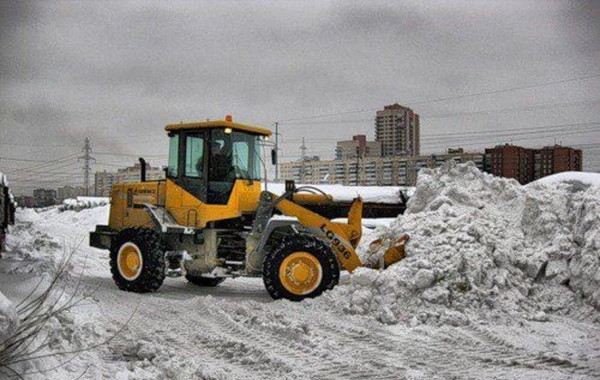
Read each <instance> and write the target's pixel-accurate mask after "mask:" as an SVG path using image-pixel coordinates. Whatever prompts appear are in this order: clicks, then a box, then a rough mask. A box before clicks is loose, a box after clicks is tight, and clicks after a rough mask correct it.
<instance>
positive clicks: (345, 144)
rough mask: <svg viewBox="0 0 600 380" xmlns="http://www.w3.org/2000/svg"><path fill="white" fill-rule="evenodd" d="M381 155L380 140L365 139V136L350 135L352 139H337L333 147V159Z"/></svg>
mask: <svg viewBox="0 0 600 380" xmlns="http://www.w3.org/2000/svg"><path fill="white" fill-rule="evenodd" d="M358 157H362V158H369V157H381V141H367V136H365V135H356V136H352V140H346V141H338V142H337V145H336V147H335V159H336V160H347V159H351V158H354V159H356V158H358Z"/></svg>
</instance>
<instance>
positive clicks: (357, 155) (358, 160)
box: [356, 146, 360, 186]
mask: <svg viewBox="0 0 600 380" xmlns="http://www.w3.org/2000/svg"><path fill="white" fill-rule="evenodd" d="M359 168H360V146H357V147H356V186H358V185H359V182H358V169H359Z"/></svg>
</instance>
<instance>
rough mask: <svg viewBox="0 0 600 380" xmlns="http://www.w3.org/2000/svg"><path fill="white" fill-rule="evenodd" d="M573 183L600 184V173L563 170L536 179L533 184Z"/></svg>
mask: <svg viewBox="0 0 600 380" xmlns="http://www.w3.org/2000/svg"><path fill="white" fill-rule="evenodd" d="M563 182H567V183H569V182H570V183H573V182H579V183H582V184H585V185H594V186H600V173H587V172H562V173H556V174H552V175H549V176H547V177H543V178H540V179H538V180H537V181H534V182H533V184H540V183H541V184H546V185H550V184H553V183H563Z"/></svg>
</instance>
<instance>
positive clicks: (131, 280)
mask: <svg viewBox="0 0 600 380" xmlns="http://www.w3.org/2000/svg"><path fill="white" fill-rule="evenodd" d="M110 271H111V273H112V276H113V280H114V281H115V284H117V286H118V287H119V289H121V290H125V291H127V292H135V293H149V292H155V291H156V290H158V288H160V286H161V285H162V283H163V281H164V279H165V250H164V246H163V242H162V241H161V239H160V235H159V234H158V233H157V232H156V231H154V230H151V229H149V228H143V227H140V228H137V227H136V228H126V229H124V230H123V231H121V232H120V233H119V234H118V235H117V238H116V239H115V240H114V241H113V243H112V245H111V249H110Z"/></svg>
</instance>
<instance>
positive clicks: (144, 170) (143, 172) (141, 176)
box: [140, 157, 146, 182]
mask: <svg viewBox="0 0 600 380" xmlns="http://www.w3.org/2000/svg"><path fill="white" fill-rule="evenodd" d="M140 165H141V167H142V168H141V173H140V179H141V180H142V182H146V160H144V159H143V158H142V157H140Z"/></svg>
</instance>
